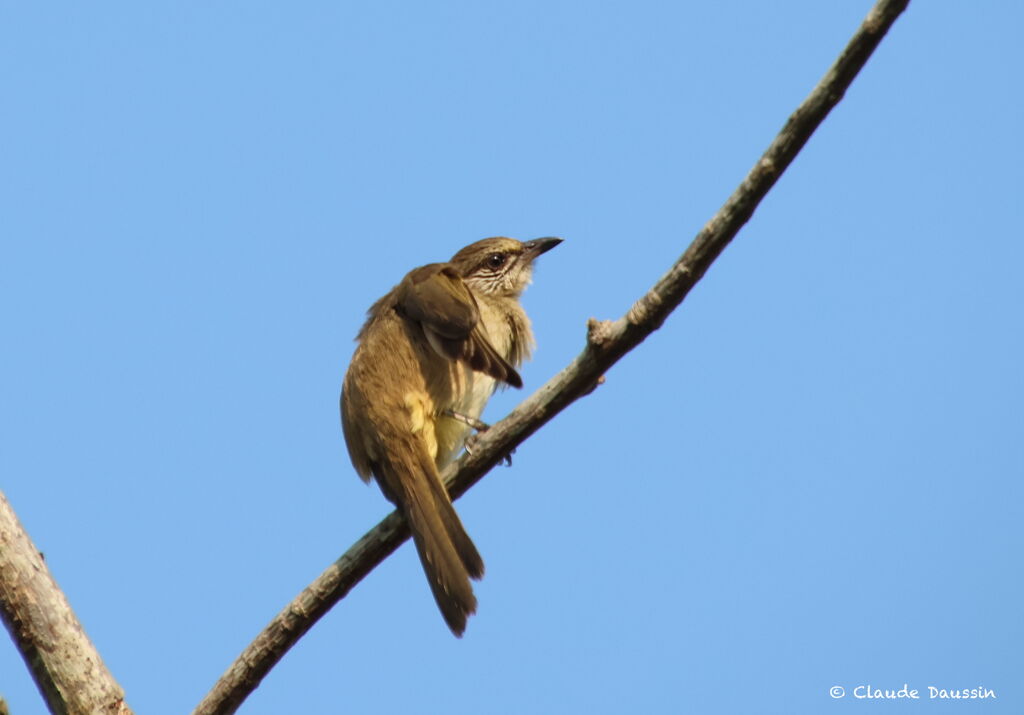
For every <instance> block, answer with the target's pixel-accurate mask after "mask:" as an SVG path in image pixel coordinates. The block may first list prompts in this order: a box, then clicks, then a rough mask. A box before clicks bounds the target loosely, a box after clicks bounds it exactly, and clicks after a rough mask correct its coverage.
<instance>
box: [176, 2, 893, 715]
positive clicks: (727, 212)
mask: <svg viewBox="0 0 1024 715" xmlns="http://www.w3.org/2000/svg"><path fill="white" fill-rule="evenodd" d="M908 2H909V0H879V2H878V3H877V4H876V5H875V6H874V8H872V10H871V12H870V13H868V16H867V18H866V19H865V20H864V22H863V23H862V24H861V26H860V28H859V29H858V30H857V32H856V34H854V36H853V38H852V39H851V40H850V43H849V44H848V45H847V46H846V49H844V50H843V52H842V54H841V55H840V56H839V59H837V60H836V62H835V64H834V65H833V66H832V67H831V69H829V71H828V72H827V73H826V74H825V76H824V77H823V78H822V80H821V82H819V83H818V86H817V87H815V88H814V91H813V92H811V94H810V95H809V96H808V97H807V99H805V100H804V102H803V103H802V104H801V105H800V106H799V108H797V110H796V111H795V112H794V113H793V115H792V116H791V117H790V118H789V120H788V121H787V122H786V125H785V126H784V127H783V128H782V131H781V132H779V134H778V136H776V138H775V140H774V141H773V142H772V143H771V146H769V147H768V150H767V151H766V152H765V153H764V155H763V156H762V157H761V158H760V160H758V162H757V163H756V164H755V165H754V168H753V169H751V170H750V173H749V174H748V175H747V177H746V178H745V179H744V180H743V183H741V184H740V186H739V188H737V189H736V191H735V192H734V193H733V194H732V196H730V197H729V200H728V201H726V202H725V205H724V206H722V208H721V209H720V210H719V211H718V213H717V214H715V216H714V217H713V218H712V219H711V220H710V221H709V222H708V223H707V225H706V226H704V228H703V229H701V231H700V233H698V234H697V237H696V238H695V239H694V240H693V242H692V243H691V244H690V246H689V248H687V249H686V252H685V253H683V255H682V257H680V259H679V260H678V261H677V262H676V263H675V265H673V266H672V268H670V269H669V271H668V272H667V273H666V274H665V275H664V276H662V277H661V279H660V280H659V281H658V282H657V283H656V284H655V285H654V287H653V288H651V290H650V291H649V292H648V293H647V294H646V295H644V296H643V297H641V298H640V300H638V301H637V302H636V303H635V304H634V305H633V307H632V308H630V309H629V311H628V312H627V313H626V315H625V316H623V317H622V318H620V319H619V320H616V321H614V322H608V321H604V322H598V321H596V320H593V319H591V321H590V322H589V324H588V327H589V330H588V335H587V345H586V347H585V348H584V349H583V352H582V353H580V355H579V356H578V357H577V358H576V359H575V360H573V362H572V363H571V364H570V365H569V366H568V367H566V368H565V369H564V370H562V371H561V372H560V373H559V374H558V375H556V376H555V377H554V378H552V379H551V380H550V381H548V383H547V384H546V385H544V386H543V387H541V388H540V389H539V390H538V391H537V392H536V393H534V394H533V395H531V396H530V397H529V398H528V399H527V400H525V401H524V402H523V403H522V404H520V405H519V406H518V407H516V409H514V410H513V411H512V413H511V414H509V416H508V417H506V418H505V419H503V420H501V421H500V422H498V423H497V424H495V425H494V426H493V427H491V429H489V430H488V431H487V432H485V433H483V434H482V435H480V437H479V441H478V442H477V443H476V445H475V448H474V450H473V454H472V455H463V457H462V458H460V459H459V460H457V461H456V462H455V463H453V464H452V465H449V467H448V469H446V470H445V472H444V477H445V480H446V483H447V484H448V487H449V490H450V491H451V493H452V496H453V498H454V497H458V496H461V495H462V494H463V493H465V492H466V490H468V489H469V488H470V487H471V486H473V484H475V483H476V482H477V481H479V480H480V478H481V477H483V475H484V474H486V473H487V472H488V471H489V470H490V469H491V468H492V467H493V466H494V465H495V464H497V463H498V462H500V461H501V460H502V458H503V456H504V455H506V454H508V453H509V452H511V450H512V449H513V448H515V447H516V446H517V445H519V444H520V443H522V442H523V441H524V440H525V439H526V438H527V437H529V436H530V435H531V434H533V433H534V432H536V431H537V430H538V429H540V428H541V427H542V426H543V425H544V424H545V423H546V422H547V421H548V420H550V419H551V418H552V417H554V416H555V415H556V414H558V413H559V412H561V411H562V410H563V409H565V407H566V406H568V405H569V404H570V403H572V402H574V401H575V400H577V399H579V398H580V397H582V396H584V395H586V394H588V393H589V392H591V391H592V390H593V389H594V387H595V386H596V385H597V384H599V382H600V380H601V377H602V375H604V373H605V371H607V370H608V368H610V367H611V366H612V365H614V364H615V363H616V362H617V361H618V360H619V358H621V357H622V356H623V355H625V354H626V353H627V352H629V351H630V350H632V349H633V348H634V347H636V346H637V345H638V344H639V343H640V342H642V341H643V340H644V338H646V337H647V336H648V335H650V334H651V333H652V332H654V331H655V330H657V329H658V328H659V327H660V326H661V324H662V323H663V322H664V320H665V318H666V317H668V315H669V313H671V312H672V311H673V310H675V308H676V307H677V306H678V305H679V304H680V303H681V302H682V300H683V299H684V298H685V297H686V295H687V293H689V292H690V289H691V288H693V286H694V285H695V284H696V283H697V281H699V280H700V278H701V276H703V275H704V273H705V271H707V269H708V268H709V267H710V266H711V264H712V262H713V261H714V260H715V258H717V257H718V255H719V254H720V253H721V252H722V250H723V249H724V248H725V247H726V246H727V245H728V244H729V242H730V241H731V240H732V238H733V237H734V236H735V235H736V233H737V232H738V231H739V230H740V228H741V227H742V226H743V224H745V223H746V222H747V221H748V220H749V219H750V217H751V215H753V213H754V209H755V208H757V205H758V204H759V203H760V201H761V199H763V198H764V196H765V195H766V194H767V193H768V190H769V189H771V187H772V186H773V185H774V184H775V182H776V181H777V180H778V178H779V176H780V175H781V174H782V172H783V171H785V169H786V167H788V166H789V164H790V162H792V161H793V159H794V157H796V155H797V153H799V151H800V149H801V148H802V147H803V146H804V144H805V143H806V142H807V140H808V139H809V138H810V137H811V135H812V134H813V133H814V130H815V129H817V127H818V125H819V124H821V122H822V121H823V120H824V119H825V117H826V116H827V115H828V113H829V111H830V110H831V109H832V107H834V106H835V105H836V104H837V103H838V102H839V100H840V99H842V97H843V94H844V93H845V92H846V90H847V88H848V87H849V86H850V83H851V82H853V78H854V77H855V76H856V75H857V73H858V72H859V71H860V70H861V68H862V67H863V66H864V64H865V62H867V60H868V57H870V56H871V53H872V52H874V50H875V48H876V47H877V46H878V43H879V42H881V40H882V38H883V37H884V36H885V34H886V32H888V30H889V28H890V27H891V26H892V24H893V22H895V20H896V18H897V17H899V15H900V14H901V13H902V12H903V10H904V9H906V7H907V4H908ZM408 537H409V531H408V528H407V527H406V525H405V523H404V521H403V519H402V517H401V516H400V515H399V514H398V513H397V512H393V513H391V514H390V515H389V516H388V517H387V518H385V519H384V520H383V521H382V522H380V523H379V524H378V525H377V526H375V527H374V528H373V529H371V530H370V531H369V532H367V534H366V535H365V536H363V537H362V538H361V539H360V540H359V541H357V542H356V543H355V544H354V545H353V546H352V548H350V549H349V550H348V551H347V552H345V554H344V555H343V556H342V557H341V558H340V559H338V560H337V561H336V562H335V563H334V564H332V565H331V566H330V567H328V568H327V570H325V571H324V572H323V574H321V575H320V577H319V578H317V579H316V581H314V582H313V583H312V584H310V585H309V586H308V587H307V588H306V589H305V590H304V591H303V592H302V593H300V594H299V595H298V597H297V598H296V599H295V600H294V601H292V602H291V603H290V604H288V606H287V607H286V608H285V609H284V610H283V611H281V613H279V614H278V615H277V616H276V617H275V618H274V620H273V621H271V622H270V625H268V626H267V628H266V629H265V630H264V631H263V632H262V633H261V634H260V635H259V636H258V637H257V638H256V640H254V641H253V642H252V643H251V644H250V645H249V646H248V647H247V648H246V649H245V650H244V651H243V652H242V654H241V655H240V656H239V657H238V659H237V660H236V661H235V662H234V664H232V666H231V667H230V668H229V669H228V671H227V672H226V673H225V674H224V675H223V676H222V677H221V679H220V680H219V681H218V682H217V683H216V684H215V686H214V688H213V689H212V690H211V691H210V692H209V694H207V696H206V697H205V698H204V699H203V701H202V702H201V703H200V704H199V707H198V708H196V711H195V712H196V714H197V715H213V714H215V713H231V712H234V711H235V709H236V708H237V707H238V706H239V705H240V704H241V703H242V701H243V700H244V699H245V698H246V697H247V696H248V695H249V693H251V692H252V691H253V690H254V689H255V688H256V686H257V685H259V682H260V680H262V678H263V677H264V676H265V675H266V674H267V673H268V672H269V671H270V669H271V668H272V667H273V666H274V664H275V663H277V661H278V660H280V659H281V657H282V656H283V655H284V654H285V653H286V652H287V651H288V649H289V648H291V647H292V646H293V645H294V644H295V643H296V641H298V639H299V638H300V637H302V635H303V634H304V633H305V632H306V631H308V630H309V629H310V627H312V625H313V624H314V623H315V622H316V621H317V620H318V619H319V618H320V617H321V616H322V615H323V614H325V613H326V612H327V611H328V610H330V608H331V607H332V606H334V604H336V603H337V602H338V601H339V600H341V599H342V598H344V597H345V595H346V594H347V593H348V592H349V590H351V589H352V587H353V586H355V585H356V584H357V583H358V582H359V581H360V580H361V579H362V578H363V577H364V576H365V575H366V574H368V573H369V572H370V571H371V570H372V569H373V568H374V567H376V566H377V564H379V563H380V562H381V561H383V560H384V559H385V558H386V557H387V556H388V555H389V554H391V553H392V552H393V551H394V550H395V549H397V548H398V547H399V546H400V545H401V544H402V542H404V541H405V540H406V539H407V538H408Z"/></svg>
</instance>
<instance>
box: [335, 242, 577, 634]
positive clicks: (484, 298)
mask: <svg viewBox="0 0 1024 715" xmlns="http://www.w3.org/2000/svg"><path fill="white" fill-rule="evenodd" d="M560 242H561V239H554V238H551V239H537V240H535V241H528V242H525V243H523V242H520V241H517V240H515V239H511V238H488V239H484V240H482V241H477V242H476V243H473V244H470V245H469V246H466V247H465V248H463V249H462V250H461V251H459V252H458V253H456V254H455V256H453V257H452V259H451V261H449V262H448V263H432V264H429V265H426V266H421V267H420V268H415V269H413V270H412V271H410V272H409V273H408V274H407V275H406V276H405V278H403V279H402V281H401V282H400V283H399V284H398V285H397V286H395V287H394V288H393V289H392V290H391V291H390V292H388V293H387V294H386V295H385V296H383V297H382V298H381V299H380V300H378V301H377V302H376V303H374V305H373V307H371V308H370V311H369V315H368V318H367V320H366V323H365V324H364V325H363V328H362V330H361V331H360V332H359V336H358V337H357V340H358V342H359V346H358V347H357V348H356V351H355V354H354V355H353V357H352V363H351V364H350V365H349V369H348V372H347V374H346V375H345V382H344V386H343V388H342V394H341V417H342V427H343V429H344V433H345V441H346V443H347V444H348V448H349V456H350V457H351V459H352V464H353V465H354V466H355V468H356V471H357V472H358V473H359V475H360V477H362V478H363V480H364V481H367V480H369V479H370V477H371V476H372V477H374V478H375V479H376V481H377V483H378V484H379V485H380V488H381V490H382V491H383V492H384V495H385V496H386V497H387V498H388V499H389V500H391V501H392V502H393V503H394V504H395V505H396V506H397V507H398V508H399V509H400V510H401V511H402V513H403V514H404V515H405V517H406V519H407V520H408V522H409V527H410V529H411V531H412V534H413V540H414V542H415V544H416V549H417V551H418V552H419V556H420V561H422V563H423V569H424V571H425V572H426V574H427V580H428V581H429V583H430V587H431V590H432V591H433V594H434V599H435V600H436V601H437V605H438V607H439V608H440V609H441V613H442V615H443V616H444V619H445V622H446V623H447V624H448V627H449V628H451V630H452V632H453V633H454V634H455V635H457V636H461V635H462V633H463V631H464V630H465V628H466V619H467V618H468V616H469V615H470V614H471V613H474V612H475V611H476V597H475V596H474V595H473V589H472V586H471V585H470V579H471V578H472V579H479V578H481V577H482V576H483V573H484V564H483V559H481V558H480V554H479V553H478V552H477V550H476V547H475V546H474V544H473V541H472V540H471V539H470V537H469V535H468V534H467V533H466V530H465V528H464V527H463V525H462V522H461V520H460V519H459V516H458V514H457V513H456V512H455V507H454V506H452V503H451V500H450V498H449V496H448V493H447V491H446V489H445V487H444V484H443V483H442V482H441V478H440V474H439V470H440V469H441V468H442V467H444V466H445V465H446V464H447V463H448V462H450V461H451V460H452V459H453V458H454V457H455V456H456V455H457V454H458V452H459V451H460V450H461V449H462V447H463V445H464V443H465V439H466V437H467V434H468V431H469V428H468V427H467V426H466V425H465V423H464V421H460V420H458V419H455V418H453V417H452V416H451V414H450V413H451V412H455V413H458V414H461V415H465V416H467V417H472V418H479V416H480V413H481V412H482V411H483V408H484V405H485V404H486V402H487V399H488V398H489V397H490V395H491V394H492V393H493V392H494V390H495V389H496V387H497V386H498V385H499V384H507V385H513V386H515V387H521V386H522V379H521V378H520V376H519V373H518V372H516V368H517V367H518V366H519V365H520V364H522V361H523V360H524V359H525V358H526V357H528V356H529V353H530V350H531V348H532V345H533V335H532V332H531V330H530V322H529V319H528V318H527V317H526V314H525V313H524V312H523V309H522V307H521V306H520V305H519V296H520V294H521V293H522V291H523V289H525V287H526V285H527V284H528V283H529V281H530V276H531V270H532V265H533V260H534V259H535V258H536V257H537V256H538V255H540V254H541V253H544V252H545V251H547V250H550V249H551V248H553V247H554V246H556V245H557V244H558V243H560Z"/></svg>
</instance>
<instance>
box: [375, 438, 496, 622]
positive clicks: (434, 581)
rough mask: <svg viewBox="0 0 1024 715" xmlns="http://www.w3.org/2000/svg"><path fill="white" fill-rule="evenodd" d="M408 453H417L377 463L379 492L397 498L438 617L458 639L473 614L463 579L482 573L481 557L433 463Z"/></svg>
mask: <svg viewBox="0 0 1024 715" xmlns="http://www.w3.org/2000/svg"><path fill="white" fill-rule="evenodd" d="M410 451H417V452H423V453H422V454H421V455H420V458H419V459H416V460H415V463H413V464H402V465H396V464H387V465H384V464H381V465H380V467H382V469H381V472H382V474H380V476H381V477H382V478H383V481H385V482H386V489H385V491H386V492H390V494H391V495H393V496H394V497H397V501H398V502H399V507H400V508H401V509H402V511H403V513H404V514H405V517H406V519H408V521H409V528H410V530H411V531H412V536H413V542H414V543H415V544H416V550H417V552H419V556H420V561H421V562H422V564H423V570H424V571H425V572H426V575H427V581H428V582H429V583H430V589H431V591H432V592H433V594H434V600H435V601H437V606H438V608H439V609H440V610H441V615H442V616H444V620H445V622H446V623H447V624H448V627H449V628H450V629H451V630H452V633H454V634H455V635H456V636H460V637H461V636H462V633H463V631H465V630H466V620H467V619H468V618H469V616H470V614H473V613H475V612H476V596H474V595H473V587H472V585H471V584H470V581H469V580H470V578H475V579H479V578H480V577H481V576H482V575H483V572H484V564H483V559H482V558H481V557H480V554H479V552H478V551H477V549H476V546H475V545H474V544H473V541H472V540H471V539H470V538H469V535H468V534H467V533H466V530H465V527H463V526H462V521H461V520H460V519H459V515H458V514H457V513H456V511H455V507H454V506H453V505H452V502H451V499H450V498H449V497H448V492H447V491H446V490H445V488H444V484H443V483H442V482H441V478H440V475H439V474H438V473H437V468H436V467H435V466H434V462H433V460H431V459H430V458H429V457H428V456H427V455H426V453H425V450H422V449H420V450H410ZM382 486H384V485H382Z"/></svg>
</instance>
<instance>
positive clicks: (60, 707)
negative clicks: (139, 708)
mask: <svg viewBox="0 0 1024 715" xmlns="http://www.w3.org/2000/svg"><path fill="white" fill-rule="evenodd" d="M0 616H2V617H3V622H4V625H5V626H7V630H8V631H9V632H10V634H11V638H12V639H13V640H14V643H15V645H17V646H18V650H19V651H21V656H22V658H24V659H25V664H26V665H27V666H28V669H29V671H30V672H31V673H32V678H33V679H34V680H35V681H36V686H37V687H38V688H39V692H40V693H42V695H43V698H44V699H45V700H46V704H47V706H48V707H49V708H50V712H54V713H72V714H74V715H78V714H82V715H84V714H85V713H109V714H110V715H115V714H116V715H130V713H131V710H130V709H129V708H128V706H127V705H126V704H125V702H124V691H123V690H121V686H119V685H118V684H117V682H116V681H115V680H114V677H113V676H112V675H111V674H110V671H109V670H107V666H106V665H104V664H103V661H102V660H101V659H100V655H99V653H97V652H96V648H95V647H94V646H93V644H92V642H91V641H90V640H89V637H88V636H86V635H85V630H84V629H83V628H82V625H81V624H80V623H79V622H78V619H77V618H75V614H74V613H73V612H72V611H71V607H70V606H69V605H68V602H67V599H66V598H65V597H64V594H63V593H62V592H61V590H60V588H59V587H58V586H57V583H56V581H54V580H53V576H51V575H50V570H49V569H48V568H47V567H46V562H45V561H44V560H43V556H42V554H40V553H39V551H38V550H37V549H36V547H35V545H34V544H33V543H32V540H31V539H30V538H29V536H28V534H27V533H25V529H24V528H22V526H21V522H19V521H18V517H17V516H16V515H15V514H14V510H13V509H11V505H10V503H9V502H8V501H7V497H5V496H4V495H3V493H0ZM2 702H3V701H2V700H0V703H2Z"/></svg>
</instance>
